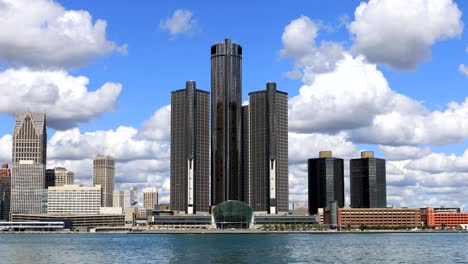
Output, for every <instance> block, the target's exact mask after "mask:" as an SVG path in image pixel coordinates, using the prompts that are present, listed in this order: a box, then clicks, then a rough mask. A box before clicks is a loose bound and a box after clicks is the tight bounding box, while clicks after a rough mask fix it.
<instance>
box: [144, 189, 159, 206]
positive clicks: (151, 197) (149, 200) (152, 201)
mask: <svg viewBox="0 0 468 264" xmlns="http://www.w3.org/2000/svg"><path fill="white" fill-rule="evenodd" d="M157 204H158V191H156V189H155V188H152V189H150V190H146V191H143V207H144V208H146V209H154V208H155V207H156V205H157Z"/></svg>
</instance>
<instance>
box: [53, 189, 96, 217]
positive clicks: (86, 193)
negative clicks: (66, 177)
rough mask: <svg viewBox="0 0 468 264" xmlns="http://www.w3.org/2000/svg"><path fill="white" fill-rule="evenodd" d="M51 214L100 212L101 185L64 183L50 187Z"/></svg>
mask: <svg viewBox="0 0 468 264" xmlns="http://www.w3.org/2000/svg"><path fill="white" fill-rule="evenodd" d="M48 193H49V199H48V209H47V212H48V213H49V214H99V212H100V207H101V186H100V185H96V186H93V187H83V186H78V185H64V186H58V187H49V192H48Z"/></svg>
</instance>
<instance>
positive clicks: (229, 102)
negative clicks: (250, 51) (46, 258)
mask: <svg viewBox="0 0 468 264" xmlns="http://www.w3.org/2000/svg"><path fill="white" fill-rule="evenodd" d="M241 111H242V47H241V46H240V45H237V44H235V43H232V42H231V40H230V39H225V41H224V42H223V43H218V44H215V45H213V46H212V47H211V166H212V167H211V203H212V204H213V205H216V204H219V203H221V202H223V201H227V200H241V199H242V178H241V173H242V166H241V153H242V152H241Z"/></svg>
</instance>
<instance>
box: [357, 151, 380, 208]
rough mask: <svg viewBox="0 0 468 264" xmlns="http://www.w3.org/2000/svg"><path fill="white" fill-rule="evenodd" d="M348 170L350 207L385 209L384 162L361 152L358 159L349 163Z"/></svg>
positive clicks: (365, 152)
mask: <svg viewBox="0 0 468 264" xmlns="http://www.w3.org/2000/svg"><path fill="white" fill-rule="evenodd" d="M350 170H351V171H350V182H351V207H352V208H385V207H387V187H386V179H385V177H386V172H385V160H384V159H377V158H374V152H372V151H363V152H361V158H360V159H352V160H351V161H350Z"/></svg>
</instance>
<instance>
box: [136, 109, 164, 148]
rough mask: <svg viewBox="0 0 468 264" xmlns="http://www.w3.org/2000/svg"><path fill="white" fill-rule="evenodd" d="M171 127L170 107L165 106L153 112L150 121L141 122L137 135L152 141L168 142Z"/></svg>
mask: <svg viewBox="0 0 468 264" xmlns="http://www.w3.org/2000/svg"><path fill="white" fill-rule="evenodd" d="M170 125H171V106H170V105H166V106H164V107H161V108H159V109H158V110H156V111H155V112H154V114H153V115H152V116H151V118H150V119H148V120H146V121H145V122H143V124H142V125H141V129H140V131H139V135H140V136H142V137H143V138H147V139H154V140H169V139H170Z"/></svg>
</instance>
